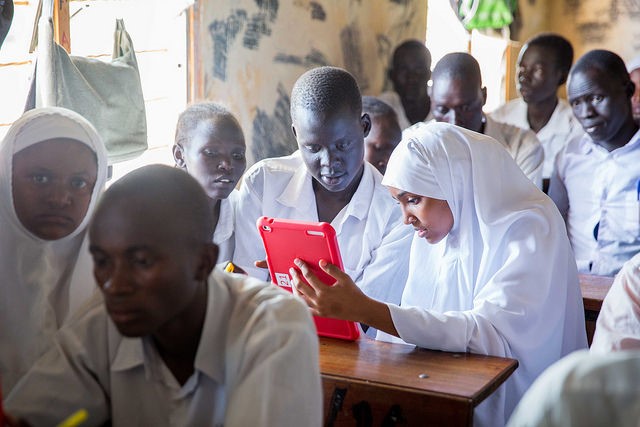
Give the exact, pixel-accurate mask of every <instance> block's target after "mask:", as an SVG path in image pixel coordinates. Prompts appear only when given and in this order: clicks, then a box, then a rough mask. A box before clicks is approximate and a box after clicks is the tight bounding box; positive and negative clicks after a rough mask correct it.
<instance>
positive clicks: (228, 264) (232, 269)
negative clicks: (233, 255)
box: [224, 261, 236, 273]
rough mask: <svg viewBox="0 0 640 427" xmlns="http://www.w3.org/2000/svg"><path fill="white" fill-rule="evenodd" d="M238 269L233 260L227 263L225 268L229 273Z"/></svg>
mask: <svg viewBox="0 0 640 427" xmlns="http://www.w3.org/2000/svg"><path fill="white" fill-rule="evenodd" d="M235 269H236V266H235V265H233V263H232V262H231V261H229V262H228V263H227V265H226V267H225V268H224V271H226V272H227V273H233V272H234V271H235Z"/></svg>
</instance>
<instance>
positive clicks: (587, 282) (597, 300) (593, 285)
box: [578, 274, 613, 346]
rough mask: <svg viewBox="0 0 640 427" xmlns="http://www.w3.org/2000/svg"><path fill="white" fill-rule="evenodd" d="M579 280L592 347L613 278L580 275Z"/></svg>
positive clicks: (588, 337)
mask: <svg viewBox="0 0 640 427" xmlns="http://www.w3.org/2000/svg"><path fill="white" fill-rule="evenodd" d="M578 278H579V280H580V291H581V292H582V303H583V304H584V321H585V328H586V329H587V340H588V342H589V346H591V341H592V340H593V333H594V332H595V330H596V321H597V320H598V315H599V314H600V309H601V308H602V300H604V297H605V296H607V292H609V289H610V288H611V285H612V284H613V277H606V276H592V275H589V274H579V275H578Z"/></svg>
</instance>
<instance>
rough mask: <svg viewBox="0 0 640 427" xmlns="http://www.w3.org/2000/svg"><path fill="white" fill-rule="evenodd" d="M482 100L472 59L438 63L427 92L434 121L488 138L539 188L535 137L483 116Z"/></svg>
mask: <svg viewBox="0 0 640 427" xmlns="http://www.w3.org/2000/svg"><path fill="white" fill-rule="evenodd" d="M486 101H487V88H485V87H483V86H482V76H481V74H480V65H478V61H476V59H475V58H474V57H473V56H471V55H469V54H468V53H463V52H455V53H449V54H447V55H445V56H443V57H442V59H441V60H440V61H438V63H437V64H436V67H435V69H434V70H433V86H432V91H431V112H432V114H433V117H434V118H435V119H436V121H438V122H446V123H450V124H452V125H457V126H461V127H463V128H465V129H469V130H472V131H474V132H478V133H482V134H484V135H487V136H490V137H492V138H493V139H495V140H496V141H498V142H499V143H500V144H501V145H502V146H503V147H504V148H505V149H506V150H507V151H508V152H509V154H510V155H511V157H513V159H514V160H515V161H516V163H517V164H518V166H519V167H520V170H522V172H523V173H524V174H525V175H526V176H527V178H529V179H530V180H531V181H532V182H533V183H534V184H536V186H538V188H541V187H542V176H541V174H542V165H543V161H544V151H543V149H542V146H541V145H540V142H539V141H538V138H537V137H536V135H535V134H534V133H533V132H532V131H530V130H528V129H523V128H519V127H516V126H513V125H509V124H507V123H500V122H497V121H495V120H493V119H492V118H491V117H487V116H486V115H485V114H484V113H483V112H482V107H483V106H484V104H485V102H486Z"/></svg>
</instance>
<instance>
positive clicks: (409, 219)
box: [400, 204, 416, 225]
mask: <svg viewBox="0 0 640 427" xmlns="http://www.w3.org/2000/svg"><path fill="white" fill-rule="evenodd" d="M400 209H401V210H402V221H403V222H404V225H411V224H413V223H414V222H415V221H416V219H415V217H414V216H413V215H411V214H410V213H409V212H407V209H406V208H405V207H404V206H403V205H402V204H401V205H400Z"/></svg>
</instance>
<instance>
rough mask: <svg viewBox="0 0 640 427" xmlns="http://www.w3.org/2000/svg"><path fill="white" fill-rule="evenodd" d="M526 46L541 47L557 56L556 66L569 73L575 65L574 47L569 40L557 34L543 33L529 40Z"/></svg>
mask: <svg viewBox="0 0 640 427" xmlns="http://www.w3.org/2000/svg"><path fill="white" fill-rule="evenodd" d="M525 46H539V47H542V48H544V49H547V50H549V51H551V52H553V54H554V55H555V62H556V66H557V67H558V68H559V69H560V70H561V71H563V72H565V73H568V72H569V70H570V69H571V64H572V63H573V46H571V42H569V40H567V39H565V38H564V37H562V36H561V35H560V34H555V33H542V34H538V35H537V36H535V37H533V38H531V39H529V40H528V41H527V42H526V44H525Z"/></svg>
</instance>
